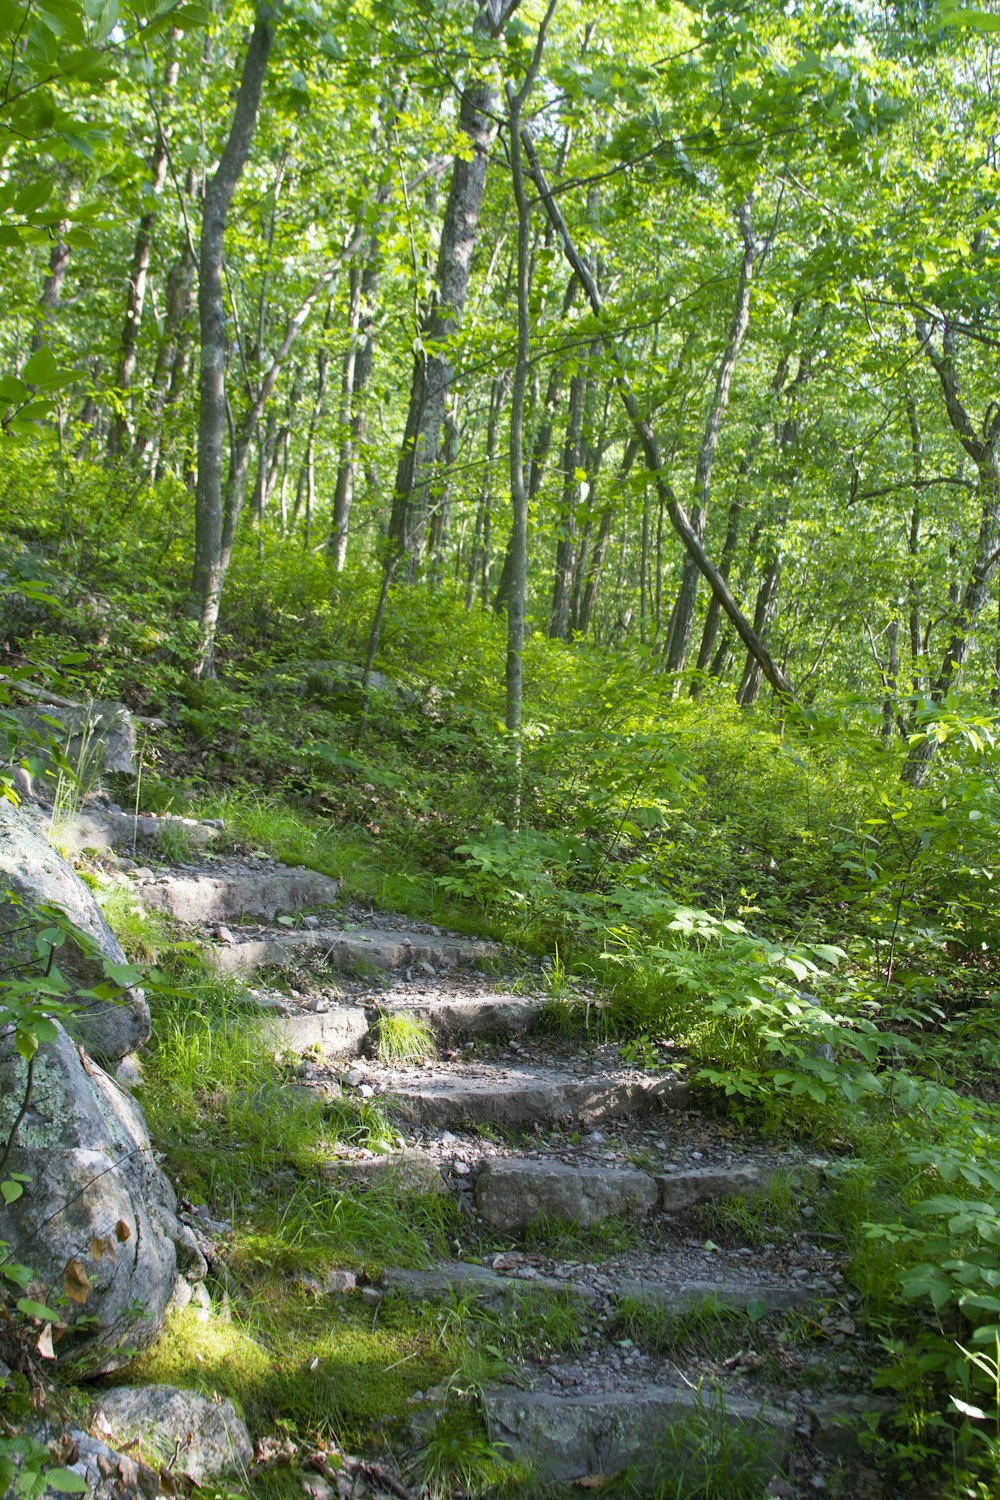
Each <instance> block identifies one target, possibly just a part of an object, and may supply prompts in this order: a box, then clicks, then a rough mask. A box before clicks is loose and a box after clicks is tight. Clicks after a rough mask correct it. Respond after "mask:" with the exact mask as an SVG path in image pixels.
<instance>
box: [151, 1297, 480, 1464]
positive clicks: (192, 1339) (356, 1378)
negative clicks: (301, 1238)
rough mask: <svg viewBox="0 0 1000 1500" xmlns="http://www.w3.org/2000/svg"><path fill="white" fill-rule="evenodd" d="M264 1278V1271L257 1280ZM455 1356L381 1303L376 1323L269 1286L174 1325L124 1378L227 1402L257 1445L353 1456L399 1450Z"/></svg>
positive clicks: (363, 1310)
mask: <svg viewBox="0 0 1000 1500" xmlns="http://www.w3.org/2000/svg"><path fill="white" fill-rule="evenodd" d="M259 1269H260V1268H258V1270H259ZM453 1362H454V1350H453V1349H451V1348H448V1347H444V1348H442V1347H441V1345H440V1342H439V1340H438V1339H437V1337H436V1333H435V1330H434V1328H433V1326H432V1325H431V1324H430V1323H429V1321H428V1320H427V1319H426V1318H425V1317H423V1316H421V1314H420V1313H419V1312H416V1311H414V1310H412V1309H410V1308H408V1307H406V1306H405V1305H404V1304H403V1303H401V1302H398V1301H397V1300H396V1299H393V1298H384V1299H383V1300H382V1302H381V1303H380V1304H379V1308H378V1314H377V1316H376V1317H374V1318H373V1316H372V1311H371V1309H370V1308H369V1307H368V1306H367V1304H365V1303H363V1302H362V1301H361V1299H360V1298H356V1297H344V1298H339V1299H338V1300H337V1301H336V1304H335V1305H334V1304H332V1303H331V1302H330V1301H329V1300H328V1299H322V1298H319V1299H318V1298H316V1297H315V1296H313V1295H312V1294H310V1293H309V1292H308V1291H307V1290H304V1289H302V1288H300V1287H298V1286H296V1285H294V1284H292V1283H288V1282H282V1280H281V1279H279V1278H276V1277H274V1276H273V1275H258V1277H257V1279H256V1280H252V1281H250V1282H247V1283H244V1284H235V1285H234V1284H231V1286H230V1290H229V1292H228V1298H227V1303H226V1306H225V1308H223V1307H222V1306H221V1305H220V1304H218V1303H216V1304H215V1305H214V1307H213V1311H212V1312H211V1313H210V1314H209V1316H208V1317H207V1318H206V1319H204V1320H203V1319H202V1318H201V1317H200V1316H199V1314H198V1312H197V1311H195V1310H192V1309H187V1310H185V1311H184V1312H182V1313H179V1314H173V1315H172V1316H171V1317H170V1319H169V1320H168V1323H167V1327H166V1330H165V1332H164V1334H163V1335H162V1337H161V1338H160V1339H159V1341H158V1342H157V1343H156V1344H155V1345H154V1346H153V1347H152V1348H151V1349H150V1350H149V1351H148V1352H146V1353H145V1354H143V1355H142V1356H140V1358H139V1359H138V1360H136V1361H135V1362H134V1363H133V1364H132V1365H131V1366H130V1367H129V1369H128V1372H127V1378H128V1379H129V1380H131V1381H134V1382H136V1383H139V1382H154V1381H156V1382H164V1383H166V1384H169V1385H179V1386H181V1387H185V1388H189V1389H194V1390H200V1391H202V1392H203V1393H204V1394H206V1395H211V1394H212V1392H214V1391H218V1392H219V1394H220V1395H223V1396H229V1397H230V1399H232V1400H233V1401H235V1402H236V1404H237V1406H239V1407H240V1408H241V1409H242V1410H243V1412H244V1414H245V1415H246V1418H247V1421H248V1423H249V1426H250V1429H251V1432H252V1433H253V1434H254V1435H255V1436H256V1435H260V1434H262V1433H267V1432H274V1431H275V1430H276V1429H277V1428H278V1427H282V1428H285V1429H287V1430H289V1431H291V1432H292V1433H294V1434H295V1435H296V1436H297V1437H299V1438H302V1439H305V1440H309V1439H315V1438H317V1437H320V1438H327V1439H332V1440H333V1441H335V1442H336V1443H337V1444H339V1445H342V1446H343V1447H344V1448H346V1449H348V1450H350V1451H357V1449H358V1448H360V1447H362V1446H365V1447H369V1448H370V1446H371V1445H372V1442H373V1437H374V1435H376V1434H378V1435H379V1436H380V1437H381V1439H382V1440H383V1441H385V1442H388V1441H390V1440H391V1439H392V1438H395V1439H396V1440H397V1441H398V1439H399V1437H400V1435H401V1433H402V1431H403V1430H404V1429H405V1426H406V1423H407V1418H408V1414H409V1408H408V1406H407V1401H408V1398H409V1397H410V1395H412V1393H413V1392H414V1391H415V1390H426V1389H428V1387H430V1386H433V1385H435V1384H437V1383H438V1382H440V1381H441V1380H442V1379H444V1378H445V1377H446V1376H447V1374H448V1372H449V1370H450V1368H451V1367H452V1365H453Z"/></svg>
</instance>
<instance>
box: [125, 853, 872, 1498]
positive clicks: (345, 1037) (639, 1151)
mask: <svg viewBox="0 0 1000 1500" xmlns="http://www.w3.org/2000/svg"><path fill="white" fill-rule="evenodd" d="M125 864H126V868H125V869H124V871H123V873H124V874H125V875H126V877H127V878H129V879H131V880H133V881H134V882H135V883H136V884H137V885H138V887H139V892H138V894H139V895H140V897H141V899H142V900H143V901H144V902H145V903H146V904H147V905H149V906H152V907H154V908H155V909H156V910H157V911H159V912H161V913H163V914H164V915H167V916H169V917H170V918H172V919H173V920H174V921H177V922H179V923H183V924H188V926H189V927H190V928H191V929H192V930H193V931H194V932H196V934H197V936H198V938H199V940H200V941H201V942H202V943H203V944H204V945H205V947H206V949H207V951H208V953H209V954H210V955H211V958H212V961H213V962H214V963H215V964H216V965H217V966H218V967H219V968H220V969H221V970H223V971H224V972H227V973H230V974H233V975H236V976H239V977H240V978H241V979H242V981H243V982H244V1003H245V1004H246V1005H247V1006H248V1007H250V1008H251V1009H254V1010H256V1011H257V1012H258V1013H259V1014H260V1015H261V1017H262V1018H263V1019H265V1021H266V1023H267V1025H268V1027H269V1028H270V1031H271V1035H272V1037H273V1041H274V1046H275V1050H276V1052H284V1053H290V1054H294V1055H297V1056H298V1058H299V1061H298V1069H297V1070H298V1074H299V1084H298V1085H297V1086H296V1087H297V1089H299V1090H300V1089H301V1088H302V1087H303V1086H304V1087H305V1088H307V1089H311V1090H315V1091H317V1092H318V1093H319V1094H320V1095H321V1096H322V1097H324V1098H330V1097H338V1096H339V1097H348V1098H351V1097H356V1098H359V1099H364V1100H374V1101H376V1102H378V1103H379V1104H380V1106H381V1107H382V1108H383V1109H384V1111H385V1112H386V1113H387V1114H388V1115H389V1117H390V1118H391V1119H392V1120H393V1121H394V1124H395V1128H396V1130H397V1131H398V1133H399V1136H400V1137H401V1138H402V1140H404V1141H405V1147H401V1148H400V1149H399V1150H398V1151H396V1152H394V1153H390V1154H389V1155H384V1154H381V1155H377V1154H375V1153H372V1152H365V1151H361V1150H350V1149H348V1148H344V1149H343V1150H342V1151H341V1152H340V1153H339V1154H338V1155H337V1156H336V1157H334V1158H333V1159H331V1161H330V1162H329V1164H328V1167H329V1174H330V1176H331V1177H333V1178H334V1179H335V1180H339V1181H349V1182H352V1183H353V1184H354V1185H355V1186H357V1185H360V1186H361V1189H362V1190H364V1184H365V1183H366V1182H369V1181H370V1180H371V1176H372V1173H375V1172H384V1171H389V1172H393V1171H396V1172H398V1173H399V1178H398V1180H399V1183H400V1187H401V1190H404V1191H406V1190H413V1189H414V1188H415V1187H416V1188H417V1189H419V1190H422V1191H430V1190H433V1191H438V1192H450V1193H453V1194H454V1195H455V1198H456V1201H457V1203H458V1205H459V1207H460V1209H461V1210H462V1213H463V1215H464V1220H463V1222H465V1223H467V1225H468V1228H469V1234H468V1236H467V1237H463V1239H462V1243H463V1245H464V1246H465V1249H466V1253H467V1254H468V1252H469V1251H470V1249H471V1250H472V1251H473V1252H474V1253H473V1254H471V1255H470V1256H469V1258H468V1259H465V1260H462V1259H456V1260H454V1261H450V1262H447V1263H442V1264H440V1265H437V1266H434V1267H428V1268H425V1269H422V1270H413V1269H403V1268H397V1267H386V1268H385V1269H384V1270H383V1272H382V1274H381V1280H380V1281H379V1282H378V1283H377V1285H376V1286H375V1287H374V1288H373V1287H369V1288H368V1290H367V1295H369V1296H372V1297H377V1296H379V1295H383V1296H384V1295H388V1294H395V1295H401V1296H404V1297H407V1298H411V1299H418V1300H422V1301H431V1302H433V1301H442V1302H445V1303H454V1301H455V1299H464V1298H472V1299H475V1300H476V1301H477V1302H479V1303H481V1304H482V1305H483V1306H484V1307H486V1308H492V1309H494V1310H495V1311H499V1312H500V1313H501V1314H503V1313H504V1312H506V1313H508V1314H509V1313H510V1311H511V1309H512V1308H516V1307H517V1306H518V1304H519V1302H520V1301H521V1300H523V1299H525V1298H537V1297H538V1296H539V1294H541V1295H543V1296H549V1297H552V1296H558V1297H561V1298H569V1299H571V1300H572V1301H573V1302H574V1303H577V1304H579V1305H580V1306H581V1307H582V1308H583V1309H584V1310H585V1313H586V1316H587V1318H588V1320H589V1326H590V1327H591V1329H592V1334H591V1338H590V1344H591V1347H590V1348H589V1349H588V1350H587V1352H586V1353H585V1354H584V1353H580V1352H576V1353H573V1354H569V1355H561V1354H558V1355H552V1354H551V1353H550V1352H546V1351H545V1350H539V1351H536V1352H531V1351H529V1352H527V1353H526V1354H525V1357H524V1361H523V1366H522V1368H521V1369H520V1370H519V1371H518V1372H516V1380H512V1382H511V1383H509V1384H507V1383H503V1382H500V1383H498V1384H496V1385H494V1386H493V1387H492V1388H490V1389H488V1390H486V1391H485V1393H484V1394H483V1397H482V1406H483V1411H484V1416H485V1420H486V1424H487V1429H488V1432H489V1435H490V1438H491V1440H492V1441H493V1442H494V1443H496V1444H499V1445H502V1446H503V1449H504V1451H505V1452H508V1453H509V1454H511V1455H512V1456H513V1457H514V1458H516V1459H519V1460H521V1461H523V1462H525V1463H526V1464H528V1465H529V1466H530V1467H531V1469H532V1472H533V1474H534V1475H535V1476H536V1478H537V1479H538V1480H539V1481H540V1482H543V1483H548V1482H550V1481H552V1482H560V1483H562V1482H567V1481H571V1482H574V1483H579V1484H581V1485H583V1486H584V1487H585V1488H588V1487H589V1488H594V1487H598V1485H599V1484H600V1483H603V1482H604V1481H603V1478H602V1476H604V1477H607V1476H614V1475H618V1474H621V1473H623V1472H625V1471H628V1472H629V1473H630V1474H631V1475H632V1476H633V1477H634V1478H635V1480H636V1482H637V1483H638V1484H639V1486H640V1493H641V1492H642V1484H643V1482H644V1481H643V1475H646V1476H647V1477H648V1475H649V1473H650V1465H651V1462H652V1458H651V1455H654V1454H655V1453H656V1452H657V1450H658V1448H659V1446H661V1445H662V1440H663V1437H664V1434H665V1433H666V1432H668V1431H669V1430H671V1429H674V1430H677V1424H678V1423H680V1424H682V1426H687V1427H690V1425H691V1423H692V1420H693V1419H699V1420H702V1421H704V1419H705V1410H706V1408H707V1407H711V1412H712V1420H714V1421H716V1422H717V1423H721V1424H723V1425H724V1426H725V1427H726V1429H727V1430H728V1431H730V1432H731V1433H733V1434H747V1433H751V1434H753V1435H754V1442H755V1444H756V1446H757V1447H758V1450H759V1451H760V1453H762V1454H763V1455H765V1456H766V1458H767V1461H768V1463H769V1465H771V1466H772V1467H773V1470H774V1472H775V1474H776V1475H778V1474H780V1473H781V1472H782V1471H784V1470H787V1469H788V1467H789V1465H790V1464H791V1465H792V1467H793V1468H794V1469H797V1471H798V1472H799V1473H800V1475H801V1473H803V1472H811V1474H812V1476H813V1478H815V1475H816V1473H817V1472H821V1467H822V1464H823V1462H824V1459H823V1457H822V1452H823V1451H824V1444H825V1445H826V1451H827V1452H833V1451H841V1449H840V1448H838V1446H837V1445H838V1443H840V1438H839V1437H837V1435H836V1434H837V1432H839V1430H840V1429H839V1428H837V1429H834V1428H831V1425H830V1412H831V1411H832V1410H833V1406H834V1403H832V1402H830V1403H825V1404H824V1403H823V1402H820V1403H819V1405H818V1406H817V1405H816V1403H815V1402H814V1403H813V1406H812V1407H808V1405H807V1403H806V1398H805V1397H804V1396H803V1395H802V1394H801V1393H800V1392H799V1391H798V1390H797V1389H796V1387H795V1384H794V1378H795V1377H793V1378H792V1380H791V1381H790V1382H787V1383H785V1384H784V1385H783V1384H782V1381H781V1379H780V1378H779V1376H778V1375H776V1373H775V1371H774V1370H771V1371H769V1372H768V1373H767V1376H766V1378H765V1377H764V1375H761V1374H757V1375H756V1376H755V1374H754V1371H753V1361H752V1360H747V1359H743V1361H742V1363H741V1362H740V1358H742V1352H745V1351H742V1352H741V1351H740V1350H739V1347H738V1346H739V1337H738V1335H737V1338H736V1342H737V1355H739V1356H740V1358H736V1359H735V1360H730V1361H728V1365H729V1366H730V1367H731V1368H725V1367H720V1368H717V1366H719V1360H718V1359H715V1360H714V1361H713V1359H705V1360H697V1359H695V1360H691V1359H687V1360H686V1361H685V1359H684V1358H682V1357H681V1356H679V1355H676V1356H674V1355H672V1356H670V1357H667V1356H660V1355H657V1354H655V1353H648V1352H644V1351H643V1350H642V1349H640V1348H637V1347H636V1346H635V1345H634V1344H632V1341H631V1340H629V1339H628V1338H624V1339H622V1338H617V1337H612V1336H611V1330H613V1329H614V1328H615V1323H616V1318H617V1317H618V1314H619V1312H620V1310H621V1308H622V1307H623V1305H633V1306H634V1305H641V1306H643V1307H647V1308H653V1309H658V1310H660V1311H661V1312H663V1313H666V1314H669V1315H671V1316H681V1315H684V1314H688V1313H692V1312H696V1311H697V1310H698V1309H704V1308H706V1307H708V1308H711V1309H713V1310H715V1311H717V1312H723V1311H726V1310H729V1311H730V1312H732V1313H735V1314H741V1313H742V1314H749V1317H750V1319H751V1320H756V1321H759V1320H760V1319H762V1318H768V1319H780V1318H781V1317H782V1316H785V1315H788V1314H790V1313H791V1312H793V1311H796V1310H797V1311H798V1313H799V1315H800V1316H802V1315H806V1316H808V1317H809V1318H810V1319H811V1320H812V1322H813V1323H814V1324H815V1325H816V1326H817V1327H819V1326H823V1325H822V1320H823V1319H827V1320H829V1318H830V1317H831V1316H840V1317H841V1318H842V1319H845V1318H846V1319H847V1320H848V1321H847V1322H846V1323H845V1324H844V1326H845V1327H846V1326H849V1321H850V1320H849V1309H848V1302H847V1297H846V1294H845V1288H844V1281H843V1276H842V1274H841V1271H840V1268H839V1266H838V1264H837V1260H836V1257H835V1255H834V1254H833V1253H832V1252H831V1250H830V1249H829V1248H828V1247H827V1246H825V1245H824V1244H823V1243H822V1241H821V1239H819V1238H816V1237H812V1238H810V1236H809V1233H808V1222H807V1219H806V1218H803V1220H802V1227H801V1232H800V1233H798V1234H796V1235H794V1236H793V1237H792V1240H791V1242H790V1243H789V1244H786V1245H777V1244H774V1245H768V1246H765V1247H763V1248H761V1247H757V1248H754V1247H750V1246H739V1245H737V1246H735V1247H733V1246H730V1247H728V1248H727V1247H725V1246H719V1245H717V1244H715V1243H714V1242H713V1241H712V1239H711V1236H710V1233H709V1232H708V1228H706V1225H707V1223H708V1221H707V1220H706V1219H705V1218H704V1215H705V1213H706V1211H710V1210H711V1207H712V1205H714V1204H717V1203H718V1202H719V1201H720V1200H723V1199H732V1198H734V1197H739V1196H741V1195H745V1194H747V1193H751V1192H753V1191H755V1190H758V1189H760V1188H763V1187H765V1186H766V1184H767V1183H768V1181H769V1180H770V1178H771V1177H772V1175H773V1174H774V1173H775V1172H779V1171H780V1172H789V1171H799V1170H803V1169H806V1170H811V1169H813V1167H814V1164H810V1163H808V1162H806V1161H804V1159H803V1157H802V1154H801V1153H798V1152H795V1151H791V1150H788V1149H786V1148H783V1147H780V1146H776V1145H774V1144H773V1143H767V1142H763V1141H758V1140H754V1139H753V1138H750V1137H748V1136H745V1135H744V1134H742V1133H740V1132H738V1131H735V1130H734V1129H733V1128H732V1127H731V1126H730V1125H729V1124H728V1123H727V1122H725V1121H718V1120H712V1119H710V1118H707V1117H706V1116H705V1115H704V1114H703V1113H702V1112H701V1111H700V1110H699V1108H698V1107H697V1102H696V1099H695V1098H694V1096H693V1094H692V1090H691V1087H690V1084H689V1083H688V1081H687V1080H686V1078H685V1076H684V1069H683V1059H678V1060H677V1066H676V1067H675V1068H673V1069H670V1068H662V1069H657V1070H656V1071H653V1072H650V1071H645V1070H643V1069H640V1068H637V1067H632V1066H627V1065H626V1064H624V1063H623V1062H622V1061H621V1058H620V1057H619V1055H618V1050H617V1049H616V1048H615V1047H613V1046H610V1045H607V1044H594V1045H591V1046H588V1045H586V1040H587V1039H586V1038H583V1039H580V1038H579V1037H575V1038H573V1039H569V1038H567V1037H566V1036H559V1035H556V1034H553V1033H552V1032H551V1031H549V1032H546V1031H545V1030H544V1024H543V1023H544V1021H545V1019H546V1015H547V1013H548V1012H547V1005H548V1003H549V1002H547V1000H546V997H545V996H544V995H540V994H535V995H531V994H522V993H513V992H511V991H510V990H507V989H503V988H502V987H501V988H497V987H496V986H495V984H494V983H493V981H492V980H490V979H489V978H488V977H487V976H486V975H484V974H483V973H482V972H481V971H479V970H477V969H476V968H475V965H477V964H478V965H480V966H482V965H483V964H484V963H488V965H489V967H491V968H492V969H494V970H496V969H498V968H501V967H502V966H503V959H504V955H503V953H502V952H501V950H499V949H498V948H497V947H496V946H495V945H493V944H489V943H483V942H477V941H472V940H469V939H466V938H461V937H457V936H454V935H452V934H448V933H444V932H442V931H440V930H438V929H436V928H433V927H430V926H428V925H426V924H419V923H407V924H399V923H396V922H395V921H393V920H391V919H376V918H375V916H374V914H373V913H362V912H355V911H352V910H351V909H350V908H347V913H346V917H345V908H344V907H343V906H342V905H338V903H339V902H340V897H341V893H340V892H339V890H338V886H337V883H336V882H334V881H331V880H329V879H327V878H326V877H323V876H319V875H315V874H313V873H312V872H310V871H304V870H288V869H285V868H284V867H282V866H279V865H276V864H274V863H273V862H271V863H268V862H267V861H264V862H263V865H262V864H261V862H260V861H257V862H256V863H255V864H254V865H253V866H252V867H250V866H248V865H247V864H246V863H245V862H241V861H238V860H235V859H218V860H213V861H211V862H208V861H206V862H204V863H203V864H202V865H201V866H200V867H199V866H198V865H194V864H192V865H189V866H186V867H183V868H175V869H167V868H164V867H160V868H157V869H152V868H150V866H149V865H146V866H142V865H136V864H135V863H134V862H132V864H131V868H129V867H128V866H129V862H128V861H126V862H125ZM352 917H353V918H354V920H350V918H352ZM237 924H239V925H237ZM334 974H336V976H337V978H336V980H334V978H333V976H334ZM400 1015H406V1016H410V1017H413V1018H415V1019H416V1020H417V1021H419V1022H421V1023H423V1025H424V1027H425V1028H427V1029H428V1030H429V1032H430V1033H431V1034H432V1035H433V1037H434V1039H435V1042H436V1052H437V1055H436V1056H433V1057H432V1056H428V1057H426V1058H424V1059H416V1060H414V1061H412V1062H410V1063H406V1064H400V1063H398V1062H397V1063H392V1062H381V1061H380V1060H379V1057H378V1055H377V1037H378V1029H379V1026H380V1024H381V1021H382V1018H383V1017H386V1016H388V1017H396V1016H400ZM804 1213H808V1209H807V1208H804ZM609 1225H610V1226H617V1228H618V1229H620V1231H621V1234H620V1236H619V1239H620V1241H621V1243H619V1244H616V1243H615V1241H614V1236H613V1235H612V1236H611V1239H610V1241H609V1243H610V1245H611V1248H610V1249H609V1250H608V1251H607V1252H606V1253H605V1254H604V1255H603V1256H601V1255H599V1254H598V1252H597V1251H596V1250H594V1251H590V1252H588V1253H587V1254H586V1255H585V1254H584V1253H583V1252H581V1251H579V1250H572V1249H567V1248H566V1241H565V1240H564V1239H563V1238H561V1235H560V1230H561V1229H565V1230H568V1231H572V1233H574V1234H577V1235H579V1234H581V1233H583V1234H586V1233H587V1232H590V1233H594V1232H596V1231H600V1230H601V1229H602V1228H607V1227H608V1226H609ZM539 1226H541V1229H540V1228H539ZM708 1227H709V1228H710V1225H709V1226H708ZM547 1232H548V1233H549V1235H550V1238H551V1241H552V1242H551V1243H549V1242H547V1240H546V1239H545V1234H546V1233H547ZM345 1276H346V1280H345V1283H344V1284H345V1285H346V1284H348V1282H350V1283H353V1278H352V1277H350V1275H349V1273H345ZM722 1364H723V1366H725V1365H726V1362H725V1361H723V1362H722ZM434 1399H435V1393H428V1401H429V1403H430V1409H431V1410H432V1411H433V1408H434ZM418 1420H419V1417H418ZM831 1432H834V1437H833V1438H831V1437H830V1433H831ZM846 1441H847V1447H846V1449H843V1451H852V1450H851V1449H850V1439H849V1438H848V1439H847V1440H846ZM796 1455H797V1456H796ZM803 1455H805V1457H803ZM817 1465H819V1466H820V1469H817ZM765 1480H766V1476H765ZM801 1483H802V1487H801V1488H798V1487H797V1482H793V1481H790V1480H788V1479H786V1478H780V1477H779V1478H775V1479H774V1481H773V1483H772V1488H771V1489H769V1490H768V1493H773V1494H776V1495H798V1494H803V1495H804V1494H807V1493H809V1494H812V1493H815V1490H816V1488H817V1486H815V1485H813V1486H812V1487H810V1482H807V1480H805V1479H803V1480H802V1481H801ZM782 1486H784V1487H782Z"/></svg>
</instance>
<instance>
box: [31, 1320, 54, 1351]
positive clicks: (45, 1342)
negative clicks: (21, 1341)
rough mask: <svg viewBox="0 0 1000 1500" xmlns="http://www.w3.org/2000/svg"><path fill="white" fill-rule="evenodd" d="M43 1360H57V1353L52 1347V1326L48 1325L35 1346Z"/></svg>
mask: <svg viewBox="0 0 1000 1500" xmlns="http://www.w3.org/2000/svg"><path fill="white" fill-rule="evenodd" d="M35 1348H36V1349H37V1350H38V1352H39V1354H40V1355H41V1356H42V1358H43V1359H55V1357H56V1351H55V1349H54V1348H53V1345H52V1324H51V1323H46V1325H45V1327H44V1328H43V1329H42V1331H41V1333H40V1334H39V1335H38V1343H37V1344H36V1345H35Z"/></svg>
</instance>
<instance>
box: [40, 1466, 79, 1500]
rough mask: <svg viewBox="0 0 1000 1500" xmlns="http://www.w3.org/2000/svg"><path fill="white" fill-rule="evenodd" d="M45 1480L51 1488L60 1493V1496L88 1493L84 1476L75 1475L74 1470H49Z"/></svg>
mask: <svg viewBox="0 0 1000 1500" xmlns="http://www.w3.org/2000/svg"><path fill="white" fill-rule="evenodd" d="M45 1478H46V1480H47V1481H48V1484H49V1487H50V1488H51V1489H54V1490H56V1491H58V1493H59V1494H60V1495H85V1494H86V1493H87V1481H86V1480H85V1479H84V1477H83V1475H82V1474H74V1473H73V1470H72V1469H47V1470H46V1473H45Z"/></svg>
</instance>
